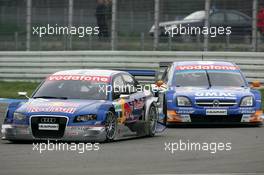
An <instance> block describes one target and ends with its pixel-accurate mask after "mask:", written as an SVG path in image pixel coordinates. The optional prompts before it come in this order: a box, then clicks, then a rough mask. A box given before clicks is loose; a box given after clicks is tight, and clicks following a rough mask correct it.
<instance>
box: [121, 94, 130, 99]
mask: <svg viewBox="0 0 264 175" xmlns="http://www.w3.org/2000/svg"><path fill="white" fill-rule="evenodd" d="M120 98H122V99H129V98H130V95H128V94H121V95H120Z"/></svg>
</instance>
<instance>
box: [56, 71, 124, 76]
mask: <svg viewBox="0 0 264 175" xmlns="http://www.w3.org/2000/svg"><path fill="white" fill-rule="evenodd" d="M118 73H126V72H124V71H116V70H105V69H76V70H64V71H59V72H56V73H54V74H53V75H89V76H107V77H111V76H113V75H115V74H118Z"/></svg>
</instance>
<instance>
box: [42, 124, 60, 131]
mask: <svg viewBox="0 0 264 175" xmlns="http://www.w3.org/2000/svg"><path fill="white" fill-rule="evenodd" d="M38 129H39V130H52V131H58V130H59V124H48V123H39V124H38Z"/></svg>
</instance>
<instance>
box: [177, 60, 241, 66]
mask: <svg viewBox="0 0 264 175" xmlns="http://www.w3.org/2000/svg"><path fill="white" fill-rule="evenodd" d="M173 65H174V66H188V65H217V66H220V65H221V66H236V65H235V64H234V63H231V62H226V61H180V62H173Z"/></svg>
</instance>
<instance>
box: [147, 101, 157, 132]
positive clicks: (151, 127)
mask: <svg viewBox="0 0 264 175" xmlns="http://www.w3.org/2000/svg"><path fill="white" fill-rule="evenodd" d="M148 114H149V115H148V121H147V124H148V125H147V128H148V136H149V137H153V136H154V135H155V133H156V126H157V120H158V112H157V110H156V107H155V106H154V105H153V104H152V105H151V106H150V108H149V113H148Z"/></svg>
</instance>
